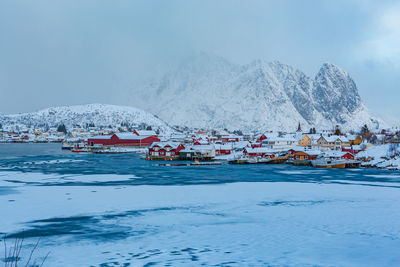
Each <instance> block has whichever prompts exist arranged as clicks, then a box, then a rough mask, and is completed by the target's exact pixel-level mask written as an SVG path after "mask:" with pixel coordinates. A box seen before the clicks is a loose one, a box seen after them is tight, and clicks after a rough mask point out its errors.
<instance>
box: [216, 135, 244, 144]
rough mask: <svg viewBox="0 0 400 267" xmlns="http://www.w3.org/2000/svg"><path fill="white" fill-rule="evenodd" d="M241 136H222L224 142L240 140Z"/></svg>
mask: <svg viewBox="0 0 400 267" xmlns="http://www.w3.org/2000/svg"><path fill="white" fill-rule="evenodd" d="M239 139H240V137H239V136H236V135H225V136H222V137H221V140H222V143H228V142H239Z"/></svg>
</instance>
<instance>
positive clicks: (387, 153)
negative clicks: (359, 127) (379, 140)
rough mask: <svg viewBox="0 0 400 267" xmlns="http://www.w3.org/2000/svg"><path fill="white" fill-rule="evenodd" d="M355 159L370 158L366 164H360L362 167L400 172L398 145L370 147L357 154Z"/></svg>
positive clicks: (399, 150)
mask: <svg viewBox="0 0 400 267" xmlns="http://www.w3.org/2000/svg"><path fill="white" fill-rule="evenodd" d="M357 157H360V158H370V160H369V161H368V162H364V163H362V166H372V167H377V168H386V169H392V170H400V146H398V145H397V146H396V145H393V144H384V145H378V146H371V147H368V148H367V149H365V151H362V152H360V153H358V154H357Z"/></svg>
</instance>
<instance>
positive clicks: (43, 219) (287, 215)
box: [0, 144, 400, 266]
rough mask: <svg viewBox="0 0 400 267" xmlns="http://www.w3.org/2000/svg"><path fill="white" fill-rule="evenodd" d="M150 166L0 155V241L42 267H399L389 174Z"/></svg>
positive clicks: (31, 149)
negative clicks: (21, 241) (15, 243)
mask: <svg viewBox="0 0 400 267" xmlns="http://www.w3.org/2000/svg"><path fill="white" fill-rule="evenodd" d="M157 163H158V162H155V161H146V160H144V159H143V158H141V157H140V155H138V154H108V155H106V154H97V155H96V154H74V153H71V152H69V151H62V150H61V149H60V145H59V144H0V214H1V215H0V232H1V233H3V234H7V235H8V236H9V239H8V242H12V239H13V238H14V237H15V236H18V235H21V234H22V233H23V235H24V238H25V247H24V249H23V253H22V255H21V256H22V259H21V260H22V262H23V261H24V260H26V259H27V257H28V256H29V255H28V253H27V252H26V251H29V249H30V248H32V247H33V245H34V244H35V243H36V241H37V240H38V239H39V238H40V245H39V248H38V249H37V250H36V251H35V254H34V257H36V258H37V259H38V260H40V258H41V257H44V255H46V254H47V253H48V252H50V254H49V256H48V258H47V260H46V262H45V264H44V266H400V253H399V249H400V173H399V172H391V171H385V170H376V169H357V170H328V169H314V168H310V167H294V166H290V165H221V166H192V167H189V166H186V167H182V166H175V167H167V166H158V165H157ZM0 251H1V250H0ZM3 258H4V257H3V255H2V253H0V259H1V260H3ZM0 265H1V261H0Z"/></svg>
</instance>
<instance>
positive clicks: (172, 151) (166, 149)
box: [149, 142, 185, 159]
mask: <svg viewBox="0 0 400 267" xmlns="http://www.w3.org/2000/svg"><path fill="white" fill-rule="evenodd" d="M182 149H185V146H184V145H182V144H180V143H175V142H157V143H153V144H152V145H151V146H150V147H149V157H150V158H171V159H172V158H176V157H178V156H179V151H181V150H182Z"/></svg>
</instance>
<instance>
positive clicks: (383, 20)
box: [358, 4, 400, 68]
mask: <svg viewBox="0 0 400 267" xmlns="http://www.w3.org/2000/svg"><path fill="white" fill-rule="evenodd" d="M358 53H359V54H360V56H361V58H362V59H364V60H367V61H369V60H372V61H375V62H378V63H381V64H390V65H393V66H395V67H396V68H400V4H395V5H391V6H389V7H386V8H384V9H383V10H382V11H381V12H378V14H377V15H376V17H375V19H374V25H373V27H372V29H371V30H370V38H369V39H368V40H367V41H365V42H363V43H362V45H361V49H360V50H359V52H358Z"/></svg>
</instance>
